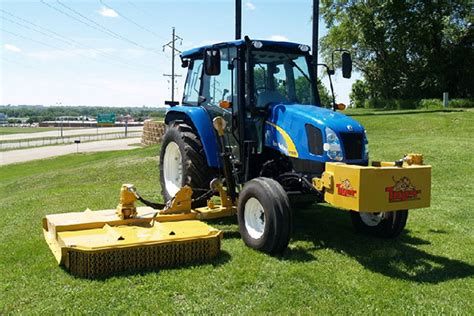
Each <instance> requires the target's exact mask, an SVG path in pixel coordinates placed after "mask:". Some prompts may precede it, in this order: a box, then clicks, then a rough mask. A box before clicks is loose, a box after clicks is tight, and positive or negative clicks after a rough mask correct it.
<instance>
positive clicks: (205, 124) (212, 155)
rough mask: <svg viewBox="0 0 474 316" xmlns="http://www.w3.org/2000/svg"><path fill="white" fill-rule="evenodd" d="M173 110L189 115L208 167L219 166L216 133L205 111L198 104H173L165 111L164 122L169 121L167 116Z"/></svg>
mask: <svg viewBox="0 0 474 316" xmlns="http://www.w3.org/2000/svg"><path fill="white" fill-rule="evenodd" d="M173 112H174V113H183V114H185V115H187V116H188V117H189V119H190V120H191V121H192V122H193V124H194V126H195V127H196V130H197V132H198V134H199V138H200V139H201V143H202V145H203V147H204V152H205V153H206V158H207V163H208V165H209V166H210V167H216V168H217V167H219V166H220V160H219V149H218V147H217V141H216V135H215V133H214V129H213V127H212V123H211V119H210V117H209V115H208V113H207V111H206V110H205V109H204V108H203V107H200V106H174V107H172V108H170V109H169V110H168V111H167V112H166V117H165V122H166V123H169V116H170V114H172V113H173Z"/></svg>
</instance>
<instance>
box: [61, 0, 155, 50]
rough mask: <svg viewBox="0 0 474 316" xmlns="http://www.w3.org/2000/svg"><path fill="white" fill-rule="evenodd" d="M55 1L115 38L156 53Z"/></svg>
mask: <svg viewBox="0 0 474 316" xmlns="http://www.w3.org/2000/svg"><path fill="white" fill-rule="evenodd" d="M56 2H57V3H58V4H59V5H60V6H62V7H64V8H66V9H67V10H69V11H71V12H73V13H74V14H76V15H78V16H80V17H81V18H83V19H84V20H86V21H88V22H90V23H92V24H94V25H96V26H98V27H99V28H100V29H102V30H104V31H105V32H107V33H110V34H109V35H112V36H114V37H116V38H118V39H121V40H122V41H125V42H127V43H129V44H132V45H135V46H137V47H140V48H143V49H145V50H148V51H151V52H154V53H155V54H158V53H157V52H156V51H155V50H153V49H151V48H148V47H145V46H143V45H141V44H139V43H137V42H135V41H133V40H131V39H129V38H126V37H124V36H122V35H120V34H118V33H116V32H114V31H112V30H111V29H109V28H107V27H105V26H103V25H101V24H99V23H97V22H95V21H94V20H92V19H89V18H88V17H86V16H85V15H83V14H82V13H80V12H78V11H77V10H75V9H73V8H71V7H70V6H68V5H66V4H64V3H62V2H61V1H59V0H56Z"/></svg>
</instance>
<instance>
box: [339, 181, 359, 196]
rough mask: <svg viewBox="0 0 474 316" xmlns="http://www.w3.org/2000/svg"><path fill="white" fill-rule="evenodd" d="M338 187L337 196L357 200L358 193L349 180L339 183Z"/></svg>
mask: <svg viewBox="0 0 474 316" xmlns="http://www.w3.org/2000/svg"><path fill="white" fill-rule="evenodd" d="M336 187H337V194H339V195H342V196H345V197H352V198H355V196H356V194H357V191H356V190H355V189H354V188H353V187H352V185H351V182H350V181H349V179H346V180H344V181H341V183H337V184H336Z"/></svg>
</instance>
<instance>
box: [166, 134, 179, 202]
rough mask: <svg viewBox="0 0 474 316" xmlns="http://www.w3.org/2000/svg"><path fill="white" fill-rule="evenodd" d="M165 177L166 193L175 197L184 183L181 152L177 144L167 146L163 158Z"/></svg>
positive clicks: (171, 143) (172, 143)
mask: <svg viewBox="0 0 474 316" xmlns="http://www.w3.org/2000/svg"><path fill="white" fill-rule="evenodd" d="M163 177H164V179H165V186H166V191H167V192H168V194H169V195H170V196H172V197H173V196H174V195H175V194H176V193H177V192H178V191H179V189H180V188H181V185H182V183H183V166H182V157H181V151H180V150H179V146H178V144H176V143H175V142H169V143H168V145H166V149H165V156H164V158H163Z"/></svg>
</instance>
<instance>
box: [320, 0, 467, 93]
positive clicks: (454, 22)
mask: <svg viewBox="0 0 474 316" xmlns="http://www.w3.org/2000/svg"><path fill="white" fill-rule="evenodd" d="M472 10H473V5H472V1H470V0H451V1H448V0H438V1H423V0H411V1H401V0H392V1H373V0H366V1H356V0H340V1H330V0H322V8H321V13H322V15H323V18H324V20H325V22H326V24H327V26H328V33H327V35H326V36H324V37H323V38H322V41H321V48H322V53H323V56H324V58H325V59H326V61H329V60H330V55H331V52H332V50H333V49H335V48H340V47H343V48H350V49H351V50H352V55H353V60H354V66H355V68H356V69H357V70H359V71H360V72H361V73H362V74H363V76H364V78H365V80H366V83H367V86H368V88H369V89H370V91H371V93H372V94H373V96H374V97H381V98H414V99H417V98H433V97H440V96H441V94H442V92H444V91H448V92H449V93H450V95H451V96H453V97H458V98H472V97H474V85H473V84H472V78H474V49H473V45H474V30H473V25H472V23H473V21H474V17H473V15H472V13H471V12H472Z"/></svg>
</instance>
